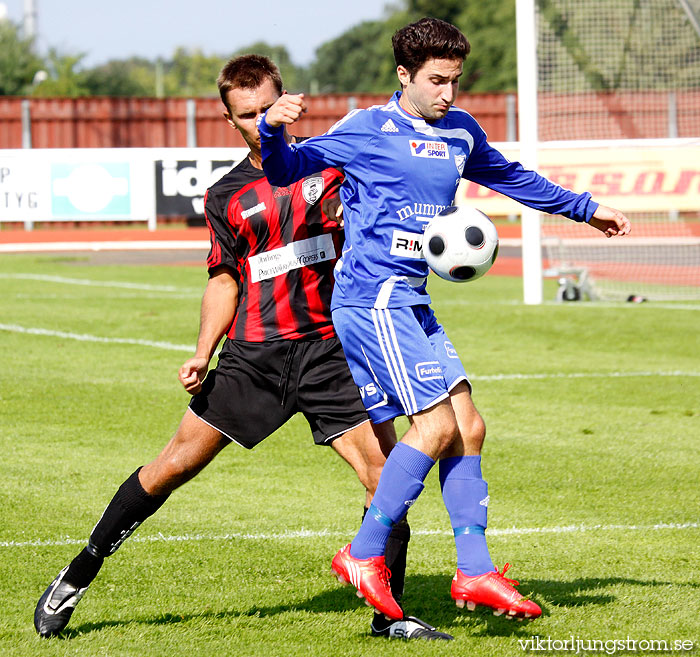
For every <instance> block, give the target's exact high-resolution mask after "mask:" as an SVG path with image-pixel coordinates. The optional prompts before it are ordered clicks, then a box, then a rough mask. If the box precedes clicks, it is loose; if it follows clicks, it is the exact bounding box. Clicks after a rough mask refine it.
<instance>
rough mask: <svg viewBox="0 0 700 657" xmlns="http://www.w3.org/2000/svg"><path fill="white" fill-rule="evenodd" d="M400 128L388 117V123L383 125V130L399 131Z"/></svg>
mask: <svg viewBox="0 0 700 657" xmlns="http://www.w3.org/2000/svg"><path fill="white" fill-rule="evenodd" d="M398 131H399V129H398V128H397V127H396V126H395V125H394V122H393V121H392V120H391V119H387V121H386V123H385V124H384V125H383V126H382V132H398Z"/></svg>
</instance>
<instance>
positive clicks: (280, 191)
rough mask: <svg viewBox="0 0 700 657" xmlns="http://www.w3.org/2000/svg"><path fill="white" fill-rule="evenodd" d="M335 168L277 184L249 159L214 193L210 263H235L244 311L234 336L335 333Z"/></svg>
mask: <svg viewBox="0 0 700 657" xmlns="http://www.w3.org/2000/svg"><path fill="white" fill-rule="evenodd" d="M342 179H343V175H342V173H341V172H339V171H338V170H336V169H327V170H325V171H322V172H321V173H317V174H313V175H311V176H307V177H306V178H303V179H301V180H299V181H297V182H295V183H294V184H292V185H290V186H289V187H273V186H271V185H270V183H269V182H268V181H267V178H266V177H265V174H264V172H263V171H262V170H261V169H256V168H255V167H254V166H253V165H252V164H251V163H250V161H249V160H248V158H247V157H246V158H245V159H244V160H243V161H242V162H241V163H240V164H238V165H237V166H236V167H234V168H233V169H232V170H231V171H230V172H229V173H227V174H226V175H225V176H224V177H223V178H221V180H219V181H218V182H217V183H215V184H214V185H212V186H211V187H210V188H209V190H207V195H206V197H205V204H204V213H205V217H206V221H207V225H208V226H209V232H210V235H211V248H210V251H209V257H208V259H207V267H208V269H209V272H210V273H211V272H212V270H213V269H215V268H216V267H218V266H220V265H226V266H228V267H229V268H230V269H231V270H232V271H233V272H234V276H236V278H237V283H238V308H237V310H236V315H235V317H234V320H233V323H232V324H231V327H230V329H229V331H228V334H227V335H228V337H229V338H230V339H233V340H245V341H247V342H263V341H267V340H309V339H314V340H318V339H326V338H330V337H333V336H335V331H334V330H333V324H332V322H331V313H330V303H331V293H332V291H333V267H334V265H335V262H336V260H337V259H338V257H339V256H340V253H341V247H342V244H343V233H342V230H340V229H339V227H338V225H337V223H336V222H335V221H332V220H330V219H328V218H327V217H326V216H325V215H324V214H323V212H322V210H321V204H322V202H323V201H324V200H325V199H326V198H329V197H331V196H336V195H337V194H338V191H339V189H340V183H341V182H342Z"/></svg>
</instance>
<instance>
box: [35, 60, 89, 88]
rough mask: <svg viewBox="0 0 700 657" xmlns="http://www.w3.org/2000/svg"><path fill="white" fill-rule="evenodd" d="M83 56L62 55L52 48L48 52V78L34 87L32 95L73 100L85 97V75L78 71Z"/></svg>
mask: <svg viewBox="0 0 700 657" xmlns="http://www.w3.org/2000/svg"><path fill="white" fill-rule="evenodd" d="M84 57H85V55H84V54H82V53H81V54H78V55H64V54H61V53H59V52H58V51H57V50H55V49H54V48H52V49H51V50H49V56H48V61H47V62H46V69H47V72H48V78H46V80H44V81H43V82H41V83H40V84H38V85H36V86H35V87H34V90H33V92H32V93H33V95H35V96H43V97H51V96H63V97H69V98H75V97H77V96H87V95H89V93H90V91H89V90H88V87H87V85H86V84H85V75H84V73H82V72H81V71H80V70H79V65H80V62H81V60H82V59H83V58H84Z"/></svg>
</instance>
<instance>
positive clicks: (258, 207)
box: [241, 201, 267, 219]
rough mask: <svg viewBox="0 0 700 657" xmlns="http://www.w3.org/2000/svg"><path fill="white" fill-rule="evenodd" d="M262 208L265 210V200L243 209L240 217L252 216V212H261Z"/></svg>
mask: <svg viewBox="0 0 700 657" xmlns="http://www.w3.org/2000/svg"><path fill="white" fill-rule="evenodd" d="M263 210H267V208H266V207H265V201H262V202H261V203H258V204H257V205H254V206H253V207H252V208H248V209H247V210H243V212H241V219H247V218H248V217H252V216H253V215H254V214H258V213H259V212H262V211H263Z"/></svg>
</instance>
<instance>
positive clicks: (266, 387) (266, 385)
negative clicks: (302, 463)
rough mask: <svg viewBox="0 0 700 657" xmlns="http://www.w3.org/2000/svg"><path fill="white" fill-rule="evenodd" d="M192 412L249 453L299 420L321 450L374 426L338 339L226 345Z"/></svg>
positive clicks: (192, 405)
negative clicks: (357, 430)
mask: <svg viewBox="0 0 700 657" xmlns="http://www.w3.org/2000/svg"><path fill="white" fill-rule="evenodd" d="M190 410H191V411H192V412H193V413H194V414H195V415H197V416H198V417H199V418H201V419H202V420H204V422H206V423H207V424H209V425H210V426H212V427H214V428H215V429H217V430H219V431H220V432H221V433H222V434H223V435H224V436H226V437H227V438H229V439H231V440H233V441H234V442H236V443H238V444H239V445H242V446H243V447H247V448H248V449H252V448H253V447H255V445H257V444H258V443H259V442H261V441H263V440H264V439H265V438H267V437H268V436H269V435H270V434H271V433H273V432H274V431H276V430H277V429H279V428H280V427H281V426H282V425H283V424H284V423H285V422H286V421H287V420H289V418H291V417H292V416H293V415H294V414H295V413H297V412H301V413H303V414H304V416H305V417H306V420H307V422H308V423H309V426H310V427H311V433H312V434H313V437H314V441H315V442H316V444H317V445H324V444H330V443H331V441H332V440H333V439H334V438H337V437H338V436H341V435H342V434H344V433H345V432H346V431H348V430H350V429H352V428H353V427H356V426H358V425H360V424H362V423H363V422H366V421H367V420H368V417H367V412H366V411H365V408H364V406H363V404H362V400H361V398H360V393H359V391H358V389H357V386H356V385H355V382H354V381H353V380H352V376H351V375H350V369H349V368H348V364H347V362H346V360H345V353H344V352H343V348H342V346H341V344H340V340H338V338H330V339H328V340H313V341H308V342H304V341H298V340H279V341H273V342H241V341H238V340H226V342H225V343H224V346H223V348H222V349H221V353H220V354H219V362H218V364H217V366H216V368H215V369H213V370H211V371H210V372H209V374H208V375H207V377H206V379H205V380H204V383H203V385H202V391H201V392H200V393H199V394H197V395H195V396H194V397H193V398H192V401H191V402H190Z"/></svg>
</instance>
